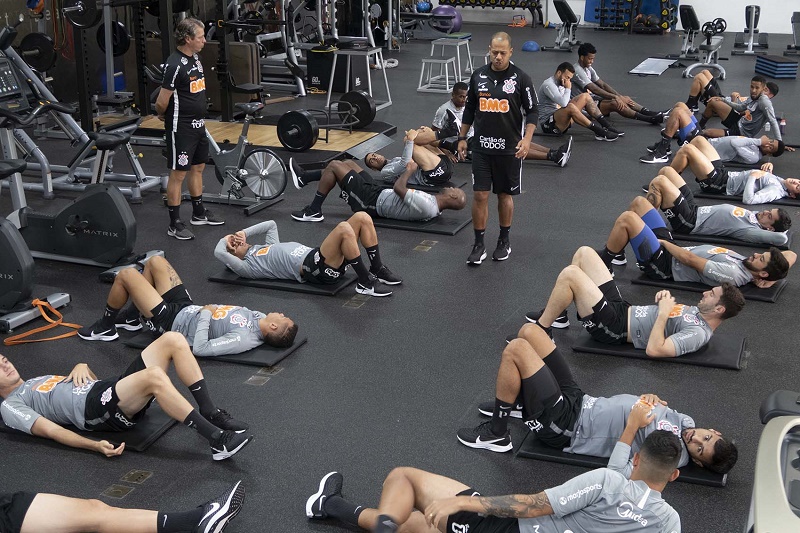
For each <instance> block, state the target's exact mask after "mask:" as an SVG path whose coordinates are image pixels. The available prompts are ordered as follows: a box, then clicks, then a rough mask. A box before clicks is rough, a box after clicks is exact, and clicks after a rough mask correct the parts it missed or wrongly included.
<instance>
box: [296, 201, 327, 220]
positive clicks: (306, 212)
mask: <svg viewBox="0 0 800 533" xmlns="http://www.w3.org/2000/svg"><path fill="white" fill-rule="evenodd" d="M292 218H293V219H295V220H298V221H300V222H322V221H323V220H325V215H323V214H322V211H319V212H317V213H315V212H313V211H312V210H311V206H310V205H307V206H305V207H304V208H303V209H301V210H300V211H295V212H294V213H292Z"/></svg>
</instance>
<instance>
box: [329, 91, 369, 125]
mask: <svg viewBox="0 0 800 533" xmlns="http://www.w3.org/2000/svg"><path fill="white" fill-rule="evenodd" d="M339 102H340V105H337V106H336V107H337V109H336V110H337V111H338V113H339V120H341V121H342V123H343V124H344V125H348V124H352V125H353V128H355V129H361V128H366V127H367V126H369V125H370V124H372V121H373V120H375V113H376V111H377V110H376V108H375V100H373V99H372V97H371V96H370V95H369V93H368V92H366V91H350V92H349V93H345V94H343V95H342V98H341V99H340V100H339ZM341 102H344V103H345V105H341ZM347 104H349V106H348V105H347Z"/></svg>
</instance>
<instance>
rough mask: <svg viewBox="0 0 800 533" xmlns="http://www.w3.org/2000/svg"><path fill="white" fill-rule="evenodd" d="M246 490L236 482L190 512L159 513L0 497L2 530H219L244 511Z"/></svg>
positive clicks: (33, 496) (34, 496)
mask: <svg viewBox="0 0 800 533" xmlns="http://www.w3.org/2000/svg"><path fill="white" fill-rule="evenodd" d="M243 502H244V487H243V486H242V482H241V481H237V482H236V483H235V484H234V485H233V486H232V487H230V488H228V490H226V491H225V492H224V493H223V494H221V495H220V496H219V497H218V498H215V499H213V500H211V501H208V502H206V503H204V504H201V505H198V506H197V507H195V508H194V509H192V510H190V511H181V512H169V513H166V512H163V511H146V510H144V509H122V508H120V507H111V506H110V505H107V504H105V503H103V502H101V501H99V500H84V499H78V498H68V497H66V496H59V495H57V494H45V493H35V492H16V493H13V494H0V531H4V532H6V531H7V532H8V533H39V532H41V531H54V532H58V533H83V532H84V531H96V532H98V533H178V532H179V531H197V532H200V533H209V532H212V531H213V532H215V533H219V532H221V531H223V530H224V529H225V528H226V527H227V524H228V523H229V522H230V521H231V520H232V519H233V518H234V517H235V516H236V515H237V514H239V511H240V510H241V509H242V503H243Z"/></svg>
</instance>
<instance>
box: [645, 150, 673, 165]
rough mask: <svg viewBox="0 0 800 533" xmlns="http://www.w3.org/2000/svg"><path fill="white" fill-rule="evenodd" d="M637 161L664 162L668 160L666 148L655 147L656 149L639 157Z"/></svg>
mask: <svg viewBox="0 0 800 533" xmlns="http://www.w3.org/2000/svg"><path fill="white" fill-rule="evenodd" d="M639 161H641V162H642V163H650V164H654V163H666V162H667V161H669V155H668V154H667V151H666V149H664V148H656V150H655V151H654V152H652V153H650V154H648V155H646V156H644V157H640V158H639Z"/></svg>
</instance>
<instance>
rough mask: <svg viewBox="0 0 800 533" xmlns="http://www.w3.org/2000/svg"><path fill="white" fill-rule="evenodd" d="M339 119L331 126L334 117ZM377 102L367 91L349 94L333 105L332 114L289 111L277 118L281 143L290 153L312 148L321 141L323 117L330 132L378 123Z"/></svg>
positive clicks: (325, 126) (311, 111) (311, 110)
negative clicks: (376, 119)
mask: <svg viewBox="0 0 800 533" xmlns="http://www.w3.org/2000/svg"><path fill="white" fill-rule="evenodd" d="M334 113H335V114H337V115H338V116H339V120H340V121H341V122H339V123H331V122H330V116H331V114H334ZM375 113H376V107H375V100H373V99H372V96H370V95H369V93H367V92H366V91H350V92H349V93H345V94H344V95H342V98H341V99H340V100H339V101H338V102H336V103H335V104H334V105H333V106H331V112H330V113H329V112H326V111H322V110H315V109H310V110H309V109H301V110H296V111H287V112H286V113H284V114H283V115H282V116H281V118H280V119H278V140H280V142H281V144H282V145H283V147H284V148H286V149H287V150H289V151H290V152H304V151H306V150H309V149H311V148H312V147H313V146H314V145H315V144H316V143H317V140H318V139H319V128H320V125H319V122H318V121H317V119H316V117H317V116H320V117H324V118H325V120H326V124H323V127H324V128H327V129H350V128H353V129H361V128H365V127H366V126H368V125H369V124H371V123H372V121H373V120H375Z"/></svg>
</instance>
